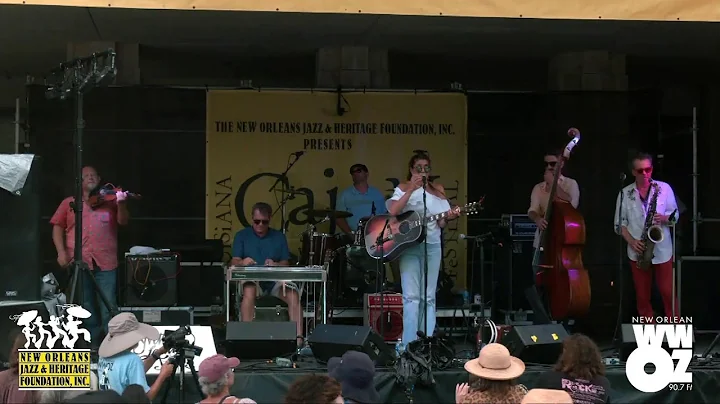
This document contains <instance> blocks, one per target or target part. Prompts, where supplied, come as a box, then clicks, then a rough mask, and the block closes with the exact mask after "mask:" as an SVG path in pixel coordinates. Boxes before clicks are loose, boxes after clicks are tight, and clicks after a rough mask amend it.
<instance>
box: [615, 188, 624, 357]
mask: <svg viewBox="0 0 720 404" xmlns="http://www.w3.org/2000/svg"><path fill="white" fill-rule="evenodd" d="M625 178H626V175H625V174H621V175H620V206H619V207H618V214H617V217H616V218H615V220H616V222H615V223H616V224H615V232H616V233H617V234H618V235H619V236H620V242H619V244H620V253H619V254H618V278H617V280H618V286H619V287H618V289H619V291H618V295H619V297H620V298H619V299H618V302H619V303H618V317H617V321H616V322H615V332H614V333H613V342H615V343H617V342H618V337H619V335H618V332H619V331H620V324H622V316H623V300H625V296H624V290H623V284H624V283H625V281H624V280H623V278H624V275H625V271H624V270H623V268H624V264H625V254H623V251H624V250H625V240H624V239H623V238H622V214H623V203H624V201H625V192H623V190H624V189H625Z"/></svg>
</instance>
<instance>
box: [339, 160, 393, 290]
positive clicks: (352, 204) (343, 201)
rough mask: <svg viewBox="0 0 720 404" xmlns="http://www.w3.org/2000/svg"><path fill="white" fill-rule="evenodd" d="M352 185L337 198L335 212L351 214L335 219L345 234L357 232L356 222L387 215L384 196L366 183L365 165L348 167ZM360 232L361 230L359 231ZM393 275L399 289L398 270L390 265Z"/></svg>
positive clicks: (367, 172) (367, 174) (368, 173)
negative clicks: (350, 214)
mask: <svg viewBox="0 0 720 404" xmlns="http://www.w3.org/2000/svg"><path fill="white" fill-rule="evenodd" d="M350 175H351V176H352V182H353V185H352V186H351V187H348V188H346V189H344V190H343V191H342V192H341V193H340V196H338V199H337V203H336V204H335V210H341V211H347V212H350V213H352V216H351V217H349V218H348V219H344V218H337V219H335V224H336V225H337V227H338V228H339V229H340V230H341V231H342V232H343V233H345V234H351V233H353V232H355V231H357V230H358V221H359V220H360V219H362V218H367V217H369V216H373V215H383V214H386V213H387V208H386V207H385V199H386V198H385V196H384V195H383V193H382V192H381V191H380V190H379V189H378V188H376V187H374V186H372V185H370V184H369V183H368V178H369V177H370V172H369V171H368V168H367V166H366V165H365V164H360V163H358V164H353V165H352V166H351V167H350ZM360 230H362V229H360ZM390 267H391V269H392V274H393V281H395V282H396V286H395V288H398V287H399V279H400V270H399V267H398V266H397V264H395V265H393V263H391V264H390Z"/></svg>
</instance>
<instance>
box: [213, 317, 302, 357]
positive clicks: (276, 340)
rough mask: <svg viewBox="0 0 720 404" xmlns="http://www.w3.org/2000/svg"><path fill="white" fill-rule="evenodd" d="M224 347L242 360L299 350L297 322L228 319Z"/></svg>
mask: <svg viewBox="0 0 720 404" xmlns="http://www.w3.org/2000/svg"><path fill="white" fill-rule="evenodd" d="M225 350H226V352H227V356H236V357H238V358H242V359H243V360H245V359H272V358H276V357H278V356H287V355H290V354H292V353H294V352H295V351H296V350H297V329H296V327H295V322H260V321H253V322H238V321H233V322H229V323H228V324H227V329H226V332H225Z"/></svg>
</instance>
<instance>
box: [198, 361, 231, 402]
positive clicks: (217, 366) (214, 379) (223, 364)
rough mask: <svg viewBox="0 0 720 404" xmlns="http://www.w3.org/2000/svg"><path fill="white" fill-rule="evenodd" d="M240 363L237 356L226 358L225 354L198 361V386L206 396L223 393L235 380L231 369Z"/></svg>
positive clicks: (225, 392)
mask: <svg viewBox="0 0 720 404" xmlns="http://www.w3.org/2000/svg"><path fill="white" fill-rule="evenodd" d="M238 365H240V360H239V359H238V358H227V357H225V355H220V354H217V355H213V356H211V357H209V358H206V359H205V360H204V361H202V362H200V367H199V368H198V376H199V378H198V380H199V381H200V388H201V389H202V391H203V393H205V395H206V396H208V397H215V396H219V395H225V394H227V392H228V391H229V390H230V386H232V384H233V383H234V382H235V374H234V373H233V369H235V368H236V367H237V366H238Z"/></svg>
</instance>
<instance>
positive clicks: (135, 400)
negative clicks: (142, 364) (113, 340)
mask: <svg viewBox="0 0 720 404" xmlns="http://www.w3.org/2000/svg"><path fill="white" fill-rule="evenodd" d="M122 398H124V399H125V401H126V402H128V403H130V404H150V399H149V398H148V396H147V394H145V388H144V387H143V386H141V385H139V384H131V385H129V386H127V387H125V391H123V393H122Z"/></svg>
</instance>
